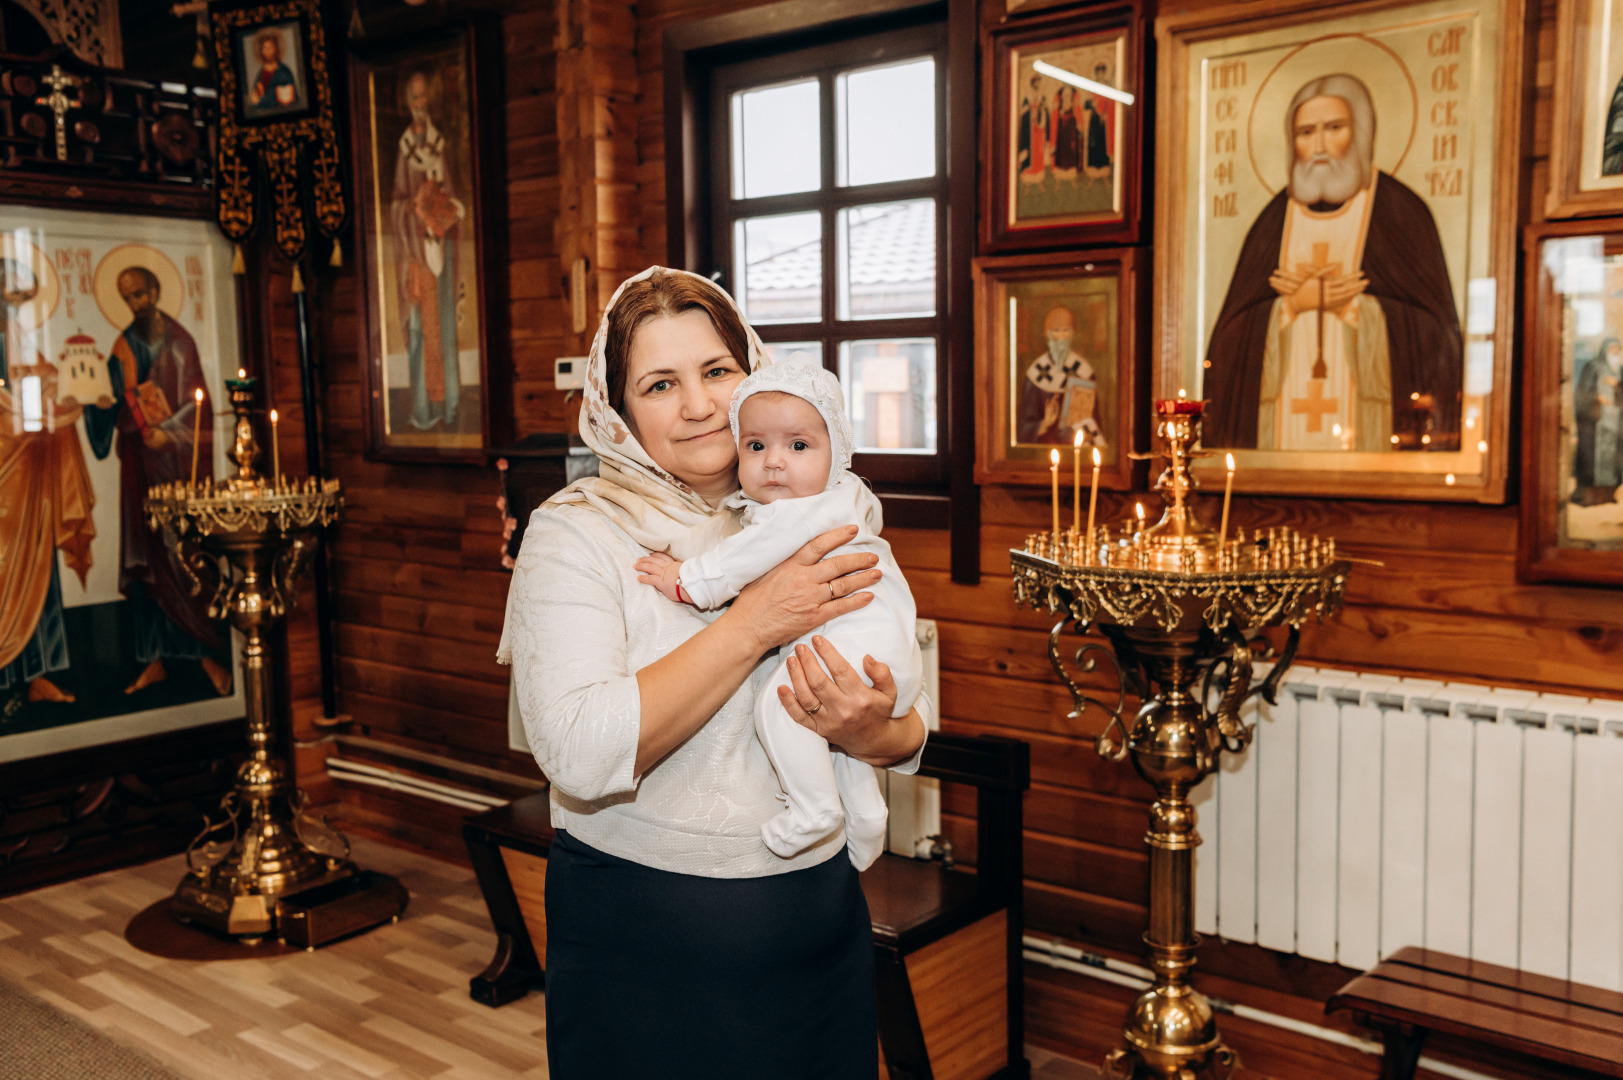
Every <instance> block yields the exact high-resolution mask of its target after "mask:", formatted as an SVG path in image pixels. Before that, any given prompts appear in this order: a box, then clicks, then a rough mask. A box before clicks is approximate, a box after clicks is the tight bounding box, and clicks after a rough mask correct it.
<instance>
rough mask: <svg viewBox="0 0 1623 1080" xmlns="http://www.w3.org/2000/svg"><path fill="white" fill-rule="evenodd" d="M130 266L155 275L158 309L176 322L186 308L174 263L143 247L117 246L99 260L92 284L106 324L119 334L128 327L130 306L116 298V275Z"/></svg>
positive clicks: (151, 248)
mask: <svg viewBox="0 0 1623 1080" xmlns="http://www.w3.org/2000/svg"><path fill="white" fill-rule="evenodd" d="M132 266H144V267H146V268H147V269H148V270H150V271H152V272H153V274H155V275H157V278H158V309H159V310H160V311H162V312H163V313H164V314H165V315H169V316H173V317H175V318H179V317H180V309H181V308H182V307H183V306H185V304H186V282H185V281H184V280H183V279H182V278H181V276H180V269H179V268H178V267H176V266H175V261H174V260H173V259H171V258H170V257H169V256H167V255H165V254H164V253H163V252H161V251H159V250H158V249H157V248H155V247H150V246H148V245H146V244H120V245H118V247H116V248H114V249H113V250H111V251H109V252H108V253H107V254H105V255H103V256H102V257H101V262H99V263H97V264H96V273H95V275H94V276H93V279H92V282H91V288H92V289H94V290H95V292H96V306H97V307H99V308H101V313H102V315H103V316H105V317H106V319H107V322H108V323H109V324H110V325H112V326H115V327H117V328H119V329H120V330H122V329H123V328H124V327H126V326H128V325H130V319H131V318H132V316H131V314H130V305H128V304H126V303H125V302H124V297H122V296H121V295H119V292H118V275H120V274H122V273H123V272H124V271H126V270H128V269H129V268H130V267H132Z"/></svg>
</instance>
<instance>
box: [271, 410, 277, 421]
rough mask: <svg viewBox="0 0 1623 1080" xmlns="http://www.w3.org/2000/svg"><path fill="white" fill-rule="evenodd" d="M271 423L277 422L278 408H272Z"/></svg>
mask: <svg viewBox="0 0 1623 1080" xmlns="http://www.w3.org/2000/svg"><path fill="white" fill-rule="evenodd" d="M271 423H273V424H274V423H276V410H275V409H272V410H271Z"/></svg>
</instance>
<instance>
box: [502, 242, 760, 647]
mask: <svg viewBox="0 0 1623 1080" xmlns="http://www.w3.org/2000/svg"><path fill="white" fill-rule="evenodd" d="M656 274H682V275H684V276H686V277H690V278H692V279H693V280H694V281H696V282H699V283H700V284H701V285H702V286H703V287H704V288H707V289H712V290H714V291H715V293H716V294H717V295H718V296H720V297H721V298H722V299H723V300H725V301H726V302H727V305H728V306H729V307H731V308H732V309H733V310H734V311H735V312H737V311H738V305H737V304H736V303H734V302H733V298H732V297H731V296H729V295H728V294H727V290H725V289H723V288H722V287H721V286H720V285H717V284H716V283H715V282H713V281H711V280H710V279H709V278H704V277H700V276H699V275H698V274H691V273H689V272H688V271H686V270H672V269H669V268H667V267H663V266H650V267H649V268H648V269H646V270H644V271H643V272H642V273H640V274H638V275H637V276H636V277H633V278H629V279H627V280H626V281H625V282H623V283H622V284H621V285H620V287H619V288H618V289H616V290H614V295H613V296H612V297H610V299H609V302H608V306H606V307H605V308H604V309H603V319H602V321H601V322H599V323H598V326H597V336H596V337H595V338H593V339H592V351H591V355H590V356H589V357H588V358H587V361H586V389H585V392H584V400H583V402H582V405H581V410H580V437H581V440H582V441H583V442H585V443H586V445H587V446H588V447H590V448H591V450H592V452H593V453H595V454H596V455H597V457H598V475H597V476H589V477H585V478H583V479H580V480H577V481H575V482H574V483H573V484H570V485H569V486H568V487H566V488H564V489H563V490H562V491H560V492H558V493H557V494H556V495H554V496H553V497H552V498H550V499H548V500H547V501H546V502H544V503H542V504H541V507H540V508H539V509H538V510H537V511H536V512H537V513H539V512H540V510H543V509H546V508H547V507H550V506H564V505H567V504H571V503H585V504H586V505H588V506H591V507H592V508H593V509H595V510H597V511H598V512H599V513H601V514H603V515H605V516H606V517H608V519H609V520H610V521H612V522H614V523H615V524H616V525H618V526H620V528H622V529H624V530H625V531H626V532H627V533H628V534H629V535H630V536H631V538H632V539H633V540H635V541H637V543H639V544H641V545H642V546H643V547H645V548H647V549H648V550H650V551H666V552H669V553H670V554H671V555H672V556H673V557H674V558H677V559H684V560H685V559H690V558H692V557H693V556H695V555H698V554H700V553H701V552H703V551H705V550H707V549H709V548H710V547H712V546H714V545H715V543H716V541H718V540H720V539H721V538H722V537H724V536H728V535H730V534H732V533H734V532H737V531H738V528H739V521H738V512H737V511H736V510H735V509H732V508H728V507H720V506H717V507H712V506H711V505H710V504H709V503H707V502H705V501H704V499H703V498H702V497H701V496H700V495H699V493H698V492H696V491H694V490H693V489H692V488H690V487H688V485H686V484H684V483H683V482H682V481H680V480H678V479H677V478H676V477H674V476H672V475H671V474H670V473H668V472H666V471H665V470H664V469H662V468H660V467H659V466H658V465H656V464H655V463H654V459H653V458H651V457H649V456H648V451H647V450H644V449H643V447H642V444H641V443H639V442H638V441H637V439H636V436H634V435H632V434H631V428H630V427H629V426H628V425H627V424H626V422H625V419H624V418H623V417H622V416H621V415H620V414H619V413H618V412H616V411H615V408H614V406H613V405H612V404H610V402H609V382H608V359H607V357H606V356H605V354H604V350H605V346H606V342H607V339H608V329H609V315H610V313H611V312H613V311H614V306H615V305H616V304H618V303H619V302H620V297H621V295H622V294H623V293H624V292H625V291H626V289H627V288H628V287H629V286H630V285H632V284H633V283H635V282H639V281H643V280H645V279H647V278H650V277H653V276H654V275H656ZM738 318H739V322H741V323H743V325H744V333H745V336H746V338H747V340H748V341H749V353H750V355H749V357H748V361H749V364H748V366H749V369H750V370H751V371H760V370H761V369H762V368H766V367H770V366H771V364H772V358H771V356H770V354H768V353H767V351H766V348H765V347H764V346H763V345H762V344H761V339H760V338H759V337H757V336H756V334H755V331H754V330H753V329H751V328H750V325H749V323H748V322H745V320H744V316H743V313H742V312H739V316H738ZM512 602H513V599H512V592H511V590H509V592H508V609H509V613H511V609H512ZM511 655H512V654H511V649H510V647H509V642H508V633H507V629H506V627H505V626H504V627H503V629H502V641H501V645H500V646H499V647H498V649H497V652H496V659H497V660H498V661H499V662H501V663H504V664H506V663H511V662H512V660H511Z"/></svg>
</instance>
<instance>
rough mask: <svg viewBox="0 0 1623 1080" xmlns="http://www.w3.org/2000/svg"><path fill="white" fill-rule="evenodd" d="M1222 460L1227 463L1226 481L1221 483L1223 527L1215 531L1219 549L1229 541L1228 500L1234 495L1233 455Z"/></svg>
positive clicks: (1227, 455)
mask: <svg viewBox="0 0 1623 1080" xmlns="http://www.w3.org/2000/svg"><path fill="white" fill-rule="evenodd" d="M1223 460H1224V461H1225V462H1227V463H1228V467H1229V475H1228V479H1227V480H1225V481H1223V525H1222V528H1220V529H1218V530H1217V546H1218V547H1219V548H1221V547H1222V546H1223V545H1224V544H1226V543H1228V539H1229V499H1230V498H1232V497H1233V495H1234V455H1233V454H1224V455H1223Z"/></svg>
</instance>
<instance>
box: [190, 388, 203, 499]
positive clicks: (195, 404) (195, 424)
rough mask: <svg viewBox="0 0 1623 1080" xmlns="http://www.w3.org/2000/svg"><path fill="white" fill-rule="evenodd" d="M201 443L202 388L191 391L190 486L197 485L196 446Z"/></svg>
mask: <svg viewBox="0 0 1623 1080" xmlns="http://www.w3.org/2000/svg"><path fill="white" fill-rule="evenodd" d="M202 444H203V388H202V387H201V386H199V387H198V388H197V389H196V390H195V391H193V393H192V486H193V487H196V486H197V448H198V447H199V446H201V445H202Z"/></svg>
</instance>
